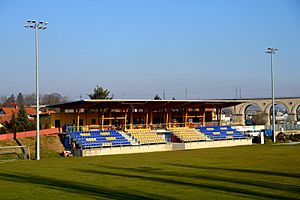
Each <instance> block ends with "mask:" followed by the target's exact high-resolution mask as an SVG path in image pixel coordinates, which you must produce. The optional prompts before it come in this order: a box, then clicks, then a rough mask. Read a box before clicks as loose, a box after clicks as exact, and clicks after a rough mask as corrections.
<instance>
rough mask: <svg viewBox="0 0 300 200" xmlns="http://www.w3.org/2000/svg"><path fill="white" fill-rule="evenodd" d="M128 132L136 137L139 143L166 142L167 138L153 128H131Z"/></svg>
mask: <svg viewBox="0 0 300 200" xmlns="http://www.w3.org/2000/svg"><path fill="white" fill-rule="evenodd" d="M127 134H128V135H130V136H131V137H132V138H133V139H135V140H136V141H137V142H139V144H159V143H166V140H164V139H163V137H162V136H160V135H158V134H157V133H156V132H153V131H151V129H129V130H127Z"/></svg>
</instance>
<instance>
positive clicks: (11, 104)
mask: <svg viewBox="0 0 300 200" xmlns="http://www.w3.org/2000/svg"><path fill="white" fill-rule="evenodd" d="M15 105H16V98H15V96H14V95H13V94H12V95H11V96H10V97H9V98H8V99H7V100H6V101H5V102H3V104H2V106H3V107H14V106H15Z"/></svg>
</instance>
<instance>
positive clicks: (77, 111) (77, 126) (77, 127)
mask: <svg viewBox="0 0 300 200" xmlns="http://www.w3.org/2000/svg"><path fill="white" fill-rule="evenodd" d="M76 113H77V123H76V124H77V125H76V130H77V131H79V119H80V116H79V109H77V110H76Z"/></svg>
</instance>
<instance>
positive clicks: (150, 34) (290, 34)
mask: <svg viewBox="0 0 300 200" xmlns="http://www.w3.org/2000/svg"><path fill="white" fill-rule="evenodd" d="M0 17H1V31H0V71H1V76H0V77H1V82H0V84H1V86H0V95H10V94H12V93H13V94H17V93H19V92H22V93H23V94H28V93H33V92H34V91H35V57H34V56H35V49H34V31H33V30H30V29H26V28H24V24H25V21H26V20H27V19H36V20H44V21H48V22H49V25H48V29H47V30H45V31H40V32H39V42H40V46H39V47H40V57H39V58H40V63H39V64H40V65H39V66H40V68H39V69H40V93H41V94H45V93H51V92H59V93H61V94H62V95H64V96H69V97H70V99H71V100H75V99H79V97H80V95H83V97H84V98H87V93H90V92H92V90H93V88H94V87H96V85H99V86H102V87H104V88H107V89H109V90H110V91H111V93H113V94H114V96H115V98H123V97H124V98H139V99H150V98H153V96H154V95H155V94H159V95H160V96H162V93H163V91H165V96H166V98H167V99H171V98H172V97H175V98H176V99H184V98H185V88H187V91H188V98H191V99H207V98H235V95H236V94H235V87H236V86H239V87H241V88H242V97H269V96H270V95H271V92H270V91H271V89H270V88H271V84H270V82H271V81H270V56H269V55H267V54H265V53H264V51H265V50H266V48H267V47H276V48H279V49H280V51H279V52H278V53H277V54H276V55H275V57H274V67H275V76H276V77H275V80H276V91H275V92H276V96H300V1H298V0H243V1H241V0H226V1H224V0H203V1H202V0H85V1H84V0H82V1H75V0H69V1H60V0H57V1H55V0H51V1H37V0H36V1H33V0H26V1H21V0H20V1H16V0H0Z"/></svg>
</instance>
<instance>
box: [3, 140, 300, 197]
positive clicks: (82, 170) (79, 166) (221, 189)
mask: <svg viewBox="0 0 300 200" xmlns="http://www.w3.org/2000/svg"><path fill="white" fill-rule="evenodd" d="M299 154H300V145H253V146H240V147H230V148H214V149H201V150H190V151H173V152H162V153H146V154H130V155H114V156H99V157H84V158H81V157H70V158H53V157H52V158H43V157H42V158H41V160H40V161H16V162H9V163H1V164H0V198H1V199H300V156H299Z"/></svg>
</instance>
